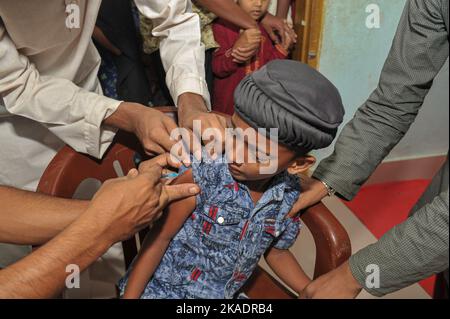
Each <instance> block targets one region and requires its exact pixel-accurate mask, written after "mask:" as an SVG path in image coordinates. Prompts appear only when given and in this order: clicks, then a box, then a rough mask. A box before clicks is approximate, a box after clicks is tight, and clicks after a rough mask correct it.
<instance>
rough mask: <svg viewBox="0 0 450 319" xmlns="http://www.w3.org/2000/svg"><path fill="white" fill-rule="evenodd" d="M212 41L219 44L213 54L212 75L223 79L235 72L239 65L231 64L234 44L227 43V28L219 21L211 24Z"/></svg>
mask: <svg viewBox="0 0 450 319" xmlns="http://www.w3.org/2000/svg"><path fill="white" fill-rule="evenodd" d="M213 31H214V39H215V40H216V42H217V43H218V44H219V46H220V47H219V48H218V49H217V50H216V51H215V52H214V55H213V60H212V68H213V72H214V75H215V76H217V77H219V78H225V77H228V76H230V75H231V74H233V73H234V72H236V70H237V69H238V68H239V64H237V63H236V62H233V57H232V56H231V50H232V49H233V46H234V43H232V42H231V41H229V39H228V34H229V32H230V31H229V30H228V28H227V26H226V25H225V24H224V23H223V22H222V20H219V21H218V22H215V23H214V24H213Z"/></svg>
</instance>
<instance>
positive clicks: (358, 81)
mask: <svg viewBox="0 0 450 319" xmlns="http://www.w3.org/2000/svg"><path fill="white" fill-rule="evenodd" d="M405 3H406V0H372V1H368V0H326V1H325V14H324V26H323V36H322V44H321V53H320V60H319V70H320V71H321V72H322V73H324V74H325V75H326V76H327V77H328V78H329V79H330V80H331V81H332V82H333V83H334V84H335V85H336V86H337V88H338V89H339V90H340V92H341V95H342V98H343V102H344V105H345V108H346V118H345V121H346V122H347V121H348V120H350V119H351V118H352V117H353V115H354V113H355V111H356V109H357V108H358V107H359V106H360V105H361V104H362V103H363V102H364V101H365V100H366V99H367V98H368V96H369V95H370V93H371V92H372V91H373V90H374V89H375V88H376V86H377V83H378V79H379V75H380V72H381V69H382V67H383V64H384V61H385V59H386V57H387V54H388V52H389V49H390V46H391V43H392V39H393V37H394V34H395V31H396V28H397V25H398V22H399V19H400V16H401V13H402V11H403V8H404V6H405ZM369 4H377V5H378V6H379V8H380V10H381V11H380V12H381V21H380V22H381V23H380V28H379V29H368V28H367V27H366V18H367V16H368V13H366V7H367V6H368V5H369ZM441 73H442V74H441V75H440V77H439V79H438V80H437V81H436V83H435V85H434V87H433V90H432V92H431V93H430V96H429V97H428V99H427V102H426V103H425V105H424V107H423V109H422V111H421V114H420V116H419V117H418V119H417V121H416V123H415V124H414V125H413V127H412V129H411V130H410V132H409V133H408V135H407V136H406V137H405V139H404V140H403V141H402V142H401V143H400V144H399V145H398V146H397V147H396V148H395V149H394V150H393V151H392V153H391V154H390V156H389V157H388V160H397V159H403V158H411V157H423V156H429V155H436V154H443V153H446V152H447V150H448V109H449V102H448V64H447V66H446V67H445V68H444V70H443V72H441ZM437 136H438V137H439V138H436V137H437ZM332 149H333V148H332V147H330V148H328V149H325V150H321V151H317V152H316V153H315V155H316V156H317V157H318V158H319V159H322V158H324V157H325V156H327V155H329V154H330V153H331V152H332Z"/></svg>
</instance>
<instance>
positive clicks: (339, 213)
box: [261, 198, 430, 299]
mask: <svg viewBox="0 0 450 319" xmlns="http://www.w3.org/2000/svg"><path fill="white" fill-rule="evenodd" d="M324 204H325V205H326V206H327V207H328V209H330V210H331V212H332V213H333V214H334V215H335V216H336V218H337V219H338V220H339V222H340V223H341V224H342V225H343V226H344V228H345V229H346V230H347V232H348V234H349V237H350V241H351V243H352V251H353V252H356V251H358V250H360V249H361V248H363V247H365V246H367V245H369V244H371V243H374V242H376V240H377V239H376V237H375V236H374V235H372V233H371V232H370V231H369V230H368V229H367V228H366V226H364V224H362V223H361V221H360V220H359V219H358V218H356V216H355V215H354V214H353V213H352V212H351V211H350V210H349V209H348V208H347V207H346V206H345V205H344V204H343V203H342V202H341V201H340V200H338V199H337V198H327V199H325V200H324ZM292 251H293V252H294V254H295V256H296V257H297V259H298V260H299V261H300V263H301V265H302V267H303V269H305V271H306V272H307V274H308V275H310V276H312V274H313V271H314V260H315V246H314V241H313V238H312V236H311V233H310V232H309V231H308V230H307V229H306V228H303V229H302V232H301V234H300V237H299V239H298V240H297V242H296V244H295V245H294V247H293V248H292ZM261 264H262V266H263V267H264V268H265V269H266V270H267V265H266V264H265V263H264V262H263V261H262V262H261ZM269 272H270V271H269ZM272 274H273V273H272ZM358 298H365V299H368V298H369V299H370V298H376V297H374V296H372V295H370V294H368V293H367V292H365V291H363V292H362V293H361V294H360V295H359V296H358ZM383 298H391V299H398V298H400V299H405V298H407V299H430V296H429V295H428V294H427V293H426V292H425V290H424V289H423V288H422V287H421V286H420V285H419V284H415V285H412V286H410V287H407V288H404V289H402V290H400V291H398V292H395V293H392V294H389V295H386V296H385V297H383Z"/></svg>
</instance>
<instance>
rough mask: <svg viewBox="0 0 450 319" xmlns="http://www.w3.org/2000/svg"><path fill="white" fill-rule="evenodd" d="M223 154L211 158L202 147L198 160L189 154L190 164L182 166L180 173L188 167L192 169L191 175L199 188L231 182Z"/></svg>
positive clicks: (206, 188) (208, 187)
mask: <svg viewBox="0 0 450 319" xmlns="http://www.w3.org/2000/svg"><path fill="white" fill-rule="evenodd" d="M227 165H228V164H227V162H226V159H225V156H224V155H222V156H218V157H217V158H216V159H212V158H211V157H210V156H209V155H208V154H207V153H206V151H205V149H203V151H202V158H201V159H200V160H198V159H196V158H195V157H193V156H191V166H190V167H182V168H181V169H180V173H184V172H185V171H187V170H188V169H192V177H193V180H194V182H195V183H197V184H198V185H199V186H200V187H201V188H203V189H205V190H208V189H212V188H213V187H216V186H219V185H222V184H226V183H229V182H230V183H231V182H233V181H234V180H233V178H232V177H231V175H230V173H229V171H228V168H227Z"/></svg>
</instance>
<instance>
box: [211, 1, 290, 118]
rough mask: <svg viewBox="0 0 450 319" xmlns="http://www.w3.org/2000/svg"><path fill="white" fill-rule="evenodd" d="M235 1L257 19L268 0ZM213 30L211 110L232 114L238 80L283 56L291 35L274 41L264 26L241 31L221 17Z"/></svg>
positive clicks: (287, 51) (267, 4)
mask: <svg viewBox="0 0 450 319" xmlns="http://www.w3.org/2000/svg"><path fill="white" fill-rule="evenodd" d="M238 4H239V5H240V6H241V8H242V9H243V10H244V11H245V12H247V13H248V14H249V15H250V16H251V17H252V18H253V19H255V20H256V21H260V20H261V19H262V18H263V17H264V15H265V14H266V13H267V8H268V6H269V4H270V0H238ZM213 31H214V38H215V40H216V42H217V43H218V44H219V45H220V48H219V49H217V50H216V51H215V52H214V55H213V61H212V67H213V72H214V75H215V80H214V100H213V110H214V111H218V112H222V113H225V114H230V115H232V114H233V113H234V99H233V93H234V90H235V89H236V87H237V85H238V84H239V83H240V82H241V80H242V79H243V78H244V77H245V76H246V75H248V74H250V73H252V72H254V71H256V70H258V69H259V68H261V67H262V66H263V65H265V64H267V63H268V62H270V61H272V60H276V59H285V58H286V57H287V56H288V54H289V50H290V48H291V46H292V44H293V39H291V38H290V37H289V35H288V34H287V35H286V41H285V42H286V43H281V44H276V45H274V43H273V42H272V40H271V39H270V37H269V35H268V34H267V32H266V31H265V29H264V28H263V27H261V26H260V27H259V29H248V30H245V31H241V30H240V29H239V27H236V26H234V25H233V24H231V23H229V22H227V21H225V20H223V19H218V20H217V21H216V22H215V23H214V24H213Z"/></svg>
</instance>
